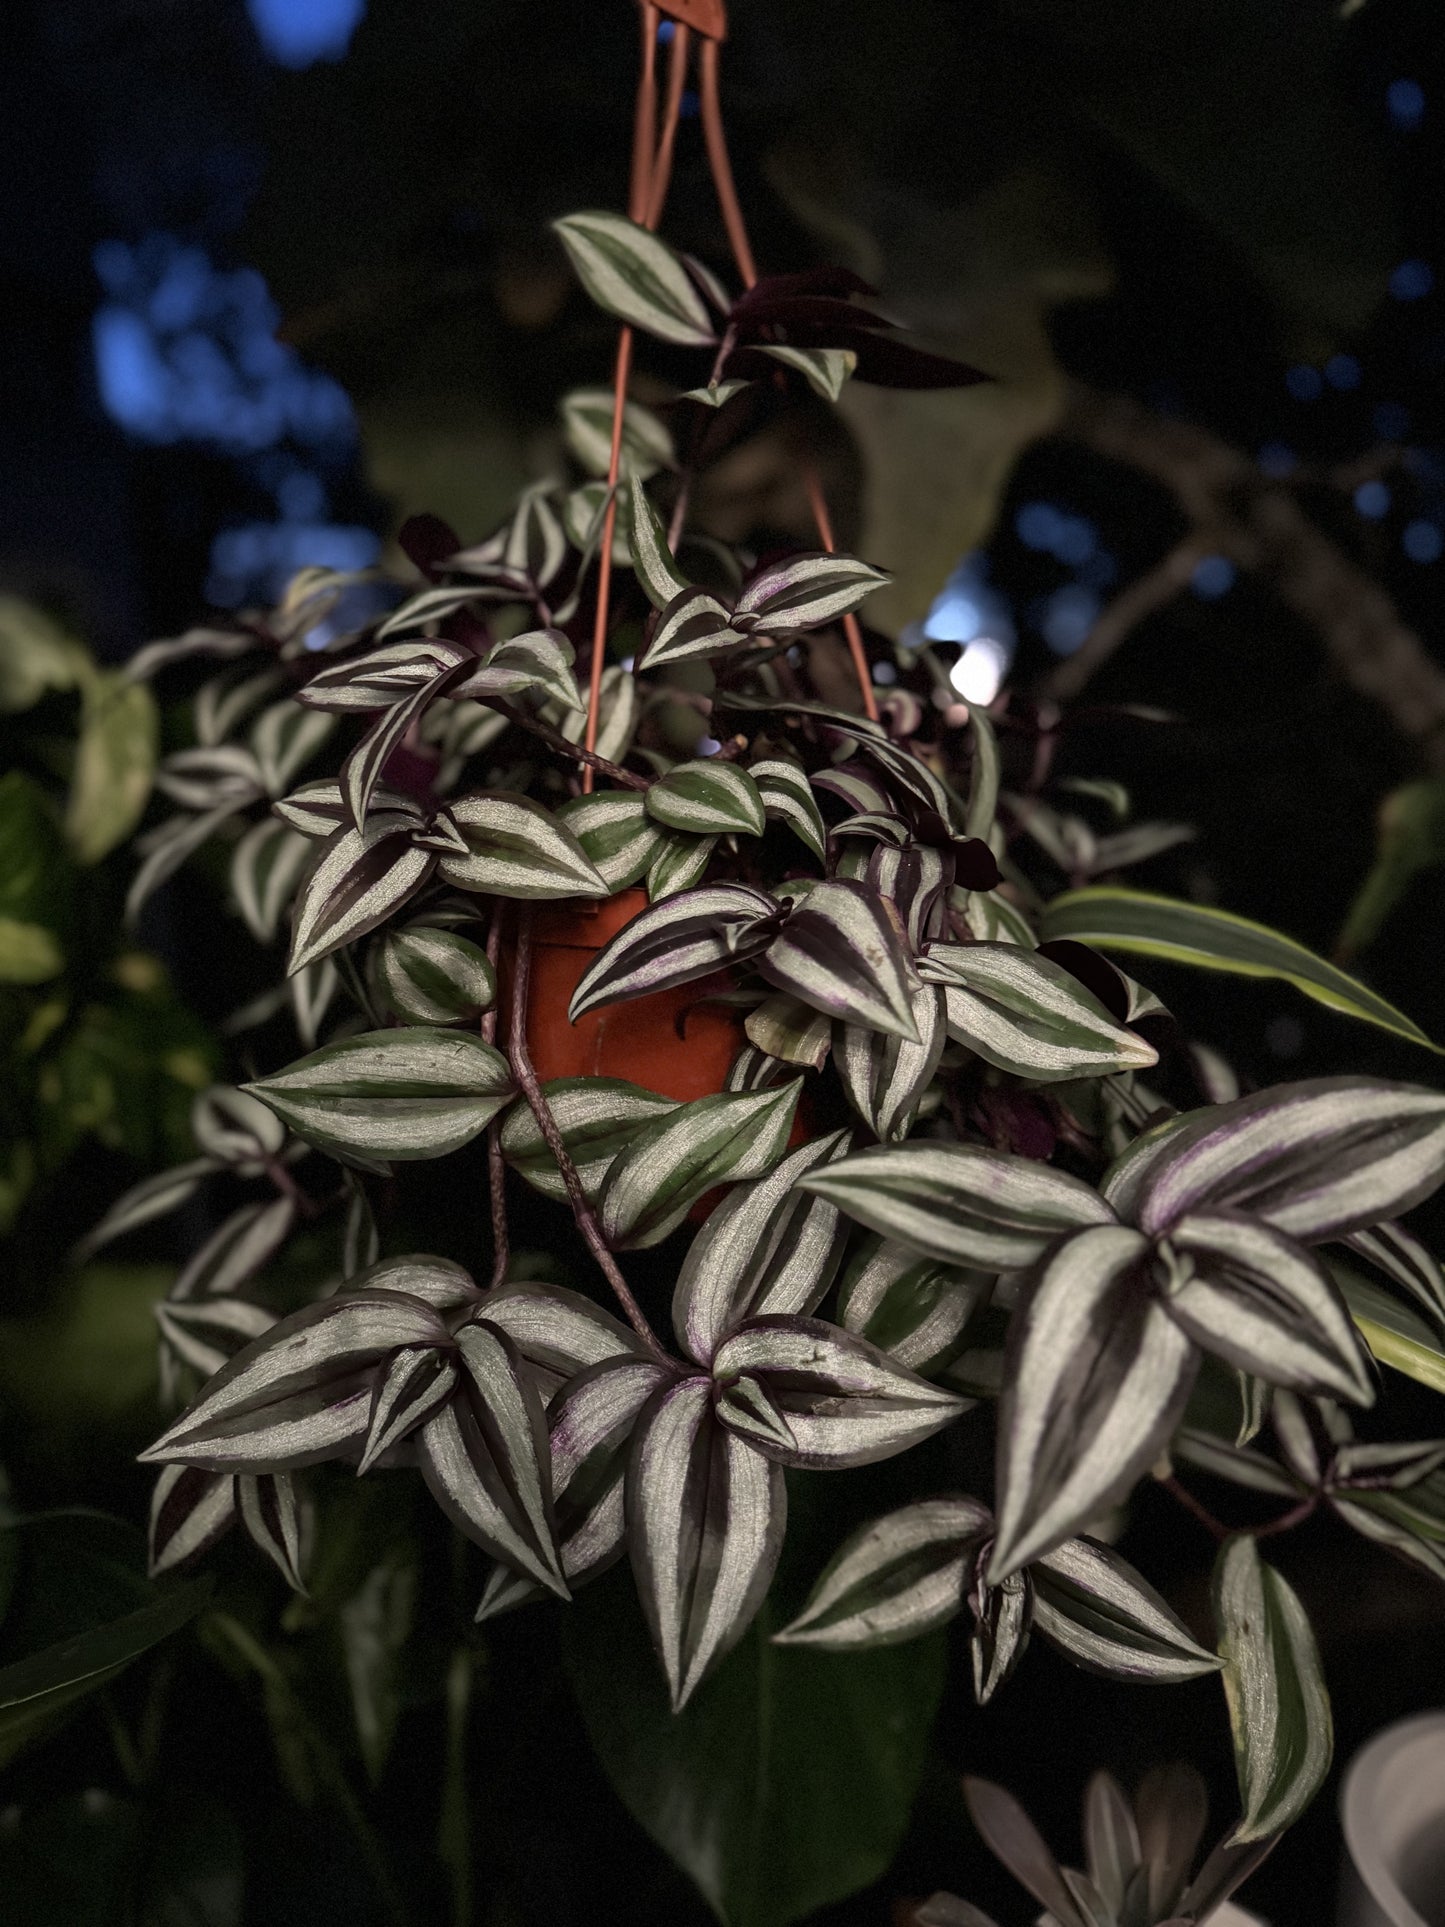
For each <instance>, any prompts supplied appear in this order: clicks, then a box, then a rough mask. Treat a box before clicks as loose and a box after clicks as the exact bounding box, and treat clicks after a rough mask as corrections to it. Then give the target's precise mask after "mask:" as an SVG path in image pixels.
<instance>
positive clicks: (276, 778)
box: [250, 698, 336, 796]
mask: <svg viewBox="0 0 1445 1927" xmlns="http://www.w3.org/2000/svg"><path fill="white" fill-rule="evenodd" d="M335 727H336V723H335V720H334V718H333V717H331V716H328V715H326V714H325V712H324V711H322V710H318V709H305V708H303V707H302V706H301V704H300V703H297V702H293V701H291V700H290V699H289V698H288V699H287V700H286V701H285V702H279V703H272V705H271V707H270V708H269V709H267V710H263V711H262V713H261V715H260V716H259V717H258V718H257V720H256V722H255V724H254V725H253V727H252V729H251V736H250V742H251V753H252V755H253V756H254V757H255V758H256V766H257V768H258V769H259V770H260V772H261V781H262V782H263V783H264V785H265V787H266V794H267V795H268V796H282V795H284V794H285V792H286V791H287V790H288V789H289V788H290V787H291V784H292V781H293V780H294V778H295V777H296V774H297V772H298V771H300V770H303V769H305V767H306V765H307V764H308V763H309V762H310V761H311V759H312V757H313V756H314V755H315V754H316V753H317V751H318V750H319V749H320V748H321V746H322V744H323V743H324V742H325V741H326V739H327V738H328V737H329V736H330V734H331V732H332V730H333V729H334V728H335Z"/></svg>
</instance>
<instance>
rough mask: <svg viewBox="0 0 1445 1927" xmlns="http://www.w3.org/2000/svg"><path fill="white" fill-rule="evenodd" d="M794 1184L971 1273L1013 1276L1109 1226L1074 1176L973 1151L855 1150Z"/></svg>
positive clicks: (963, 1147)
mask: <svg viewBox="0 0 1445 1927" xmlns="http://www.w3.org/2000/svg"><path fill="white" fill-rule="evenodd" d="M803 1184H804V1188H805V1189H806V1190H809V1191H816V1192H818V1193H819V1194H820V1195H821V1196H822V1197H825V1198H831V1199H832V1201H833V1202H834V1203H835V1204H836V1205H838V1206H839V1207H840V1208H841V1209H842V1210H844V1211H846V1212H847V1213H848V1215H849V1217H850V1218H856V1219H857V1220H858V1222H859V1223H860V1224H865V1225H867V1227H868V1228H869V1230H870V1231H879V1232H882V1234H883V1235H884V1237H887V1238H896V1239H897V1240H898V1241H899V1242H900V1243H901V1244H905V1245H908V1246H909V1247H910V1248H911V1249H912V1250H914V1251H917V1252H919V1253H920V1254H921V1255H922V1256H924V1257H928V1258H934V1259H937V1260H938V1261H939V1262H940V1263H942V1264H949V1265H971V1266H974V1267H976V1268H977V1269H978V1270H980V1271H1015V1270H1018V1269H1020V1268H1021V1267H1022V1266H1025V1265H1030V1264H1032V1263H1033V1262H1034V1261H1035V1259H1037V1258H1038V1257H1040V1256H1041V1255H1042V1253H1043V1252H1044V1251H1045V1250H1046V1249H1047V1248H1048V1246H1049V1245H1050V1244H1052V1243H1053V1241H1054V1240H1055V1239H1056V1238H1058V1237H1059V1236H1060V1234H1061V1233H1063V1232H1065V1231H1078V1230H1082V1229H1084V1228H1085V1227H1087V1226H1092V1225H1109V1224H1112V1222H1113V1213H1112V1212H1111V1211H1110V1209H1109V1207H1108V1205H1107V1204H1105V1203H1104V1201H1103V1199H1102V1198H1101V1197H1100V1196H1099V1194H1098V1192H1097V1191H1095V1190H1093V1189H1092V1188H1091V1187H1090V1186H1089V1185H1087V1184H1084V1183H1082V1182H1081V1181H1080V1180H1079V1179H1078V1178H1074V1177H1070V1176H1069V1175H1068V1173H1067V1172H1064V1171H1053V1170H1050V1169H1049V1167H1048V1166H1047V1165H1044V1164H1037V1163H1035V1162H1034V1161H1033V1160H1032V1159H1031V1158H1021V1157H1015V1156H1013V1155H1012V1154H1011V1153H1009V1152H1006V1151H987V1150H984V1149H983V1148H982V1147H981V1146H979V1145H974V1144H937V1143H926V1144H922V1143H914V1144H899V1145H893V1146H890V1147H889V1148H887V1149H880V1150H876V1151H859V1152H857V1153H855V1155H854V1156H852V1157H850V1158H845V1159H844V1160H843V1161H842V1163H840V1164H836V1165H832V1166H830V1167H829V1169H828V1170H826V1171H818V1172H814V1173H812V1174H811V1175H810V1176H809V1177H807V1178H805V1179H804V1180H803Z"/></svg>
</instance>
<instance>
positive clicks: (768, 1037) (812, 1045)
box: [743, 990, 833, 1071]
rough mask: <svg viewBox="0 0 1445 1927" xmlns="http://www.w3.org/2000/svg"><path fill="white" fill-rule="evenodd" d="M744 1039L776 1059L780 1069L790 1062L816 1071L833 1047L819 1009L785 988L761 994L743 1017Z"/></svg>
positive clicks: (830, 1028)
mask: <svg viewBox="0 0 1445 1927" xmlns="http://www.w3.org/2000/svg"><path fill="white" fill-rule="evenodd" d="M743 1030H744V1032H745V1033H746V1035H747V1039H748V1042H749V1043H750V1044H752V1045H754V1046H756V1048H757V1049H758V1050H760V1051H764V1052H766V1054H767V1055H768V1056H769V1057H775V1058H777V1060H778V1067H779V1069H780V1070H781V1068H782V1066H783V1065H785V1064H792V1065H794V1066H796V1067H797V1068H798V1069H800V1070H808V1071H819V1070H821V1069H822V1068H823V1066H824V1064H826V1063H827V1061H828V1053H829V1051H830V1050H831V1049H832V1048H833V1026H832V1023H831V1021H830V1020H829V1019H828V1018H827V1017H825V1016H824V1014H823V1012H822V1011H821V1010H814V1009H813V1007H812V1006H811V1005H810V1004H805V1003H804V1002H803V1000H802V999H801V998H800V997H794V996H791V995H790V994H789V993H788V992H787V991H786V990H779V991H776V992H775V993H774V994H773V995H772V996H771V997H765V998H764V999H763V1001H762V1002H761V1003H760V1004H756V1005H754V1007H753V1008H752V1009H751V1010H750V1011H749V1012H748V1014H747V1016H746V1017H745V1018H744V1019H743Z"/></svg>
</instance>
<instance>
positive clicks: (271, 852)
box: [230, 816, 313, 943]
mask: <svg viewBox="0 0 1445 1927" xmlns="http://www.w3.org/2000/svg"><path fill="white" fill-rule="evenodd" d="M312 854H313V852H312V848H311V841H310V839H309V838H308V837H305V836H302V835H301V834H300V833H299V832H298V831H296V830H293V829H291V828H289V827H288V826H287V825H286V824H285V823H280V822H278V821H277V820H276V818H275V817H274V816H265V817H262V819H261V821H260V822H259V823H254V824H252V826H251V828H250V829H249V830H247V832H246V834H245V835H244V836H243V837H242V838H241V840H240V842H239V843H238V844H237V845H236V847H235V849H234V850H233V851H232V853H231V875H230V884H231V895H232V897H233V898H234V900H235V903H236V907H237V909H238V910H239V911H240V912H241V915H242V916H243V917H244V918H245V920H246V927H247V929H248V930H249V931H250V932H251V935H252V936H253V937H254V938H255V939H256V941H257V942H258V943H270V941H271V939H272V938H273V937H274V936H275V935H276V932H277V931H278V930H279V929H280V927H281V918H282V916H283V915H284V914H285V912H286V909H287V906H288V905H289V904H290V902H291V899H292V897H293V896H294V895H295V893H296V886H297V884H298V883H299V882H300V881H301V877H302V874H303V872H304V871H305V869H306V866H307V864H308V863H309V862H310V861H311V857H312Z"/></svg>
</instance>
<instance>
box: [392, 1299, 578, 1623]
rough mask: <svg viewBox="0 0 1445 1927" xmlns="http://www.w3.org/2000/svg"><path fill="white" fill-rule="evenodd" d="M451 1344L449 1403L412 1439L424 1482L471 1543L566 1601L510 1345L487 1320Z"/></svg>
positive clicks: (543, 1472)
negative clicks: (455, 1375)
mask: <svg viewBox="0 0 1445 1927" xmlns="http://www.w3.org/2000/svg"><path fill="white" fill-rule="evenodd" d="M456 1343H457V1350H458V1352H459V1354H460V1364H461V1366H462V1367H463V1369H462V1371H461V1373H460V1375H459V1380H458V1384H457V1388H456V1392H455V1395H454V1396H453V1397H452V1398H451V1399H450V1400H449V1401H448V1402H447V1404H445V1405H444V1406H442V1407H441V1409H440V1410H439V1411H438V1412H436V1414H435V1415H434V1416H433V1417H432V1418H430V1419H429V1420H428V1421H427V1422H426V1424H424V1425H423V1426H422V1428H421V1430H420V1431H419V1432H418V1433H417V1435H416V1440H417V1458H418V1462H419V1463H420V1466H421V1470H422V1477H423V1478H424V1479H425V1480H426V1483H427V1486H428V1488H429V1490H430V1491H431V1494H432V1496H433V1498H435V1499H436V1501H437V1503H438V1504H439V1505H440V1506H441V1508H442V1510H443V1511H444V1512H445V1513H446V1514H447V1516H448V1518H450V1519H451V1521H452V1523H453V1524H454V1525H456V1526H457V1527H458V1528H459V1529H460V1530H461V1531H462V1532H464V1533H465V1534H466V1535H467V1537H468V1538H469V1539H474V1540H475V1541H476V1542H477V1544H478V1545H480V1546H484V1547H485V1548H486V1550H487V1551H488V1552H490V1553H491V1554H492V1556H493V1557H494V1558H497V1559H500V1560H501V1561H502V1562H503V1564H505V1565H508V1566H511V1567H513V1568H514V1569H515V1570H516V1571H518V1572H520V1573H522V1574H523V1575H525V1577H527V1578H528V1579H532V1580H534V1581H536V1583H537V1584H539V1585H542V1586H546V1587H547V1588H548V1589H549V1590H550V1591H552V1592H555V1593H558V1594H559V1595H560V1596H561V1597H562V1598H564V1599H565V1598H566V1597H567V1582H566V1580H565V1579H564V1578H563V1576H562V1568H561V1563H560V1559H559V1555H558V1550H557V1533H556V1525H555V1522H554V1520H553V1517H552V1490H551V1475H550V1470H549V1467H550V1460H549V1458H548V1454H547V1421H546V1416H545V1414H544V1412H543V1410H542V1401H541V1398H540V1397H539V1395H538V1392H537V1389H536V1387H535V1386H534V1385H533V1384H532V1382H531V1380H530V1378H529V1377H528V1375H527V1372H526V1370H525V1369H524V1367H523V1365H522V1361H521V1359H520V1357H519V1355H518V1353H517V1350H516V1347H515V1346H514V1345H513V1343H512V1341H511V1339H510V1338H508V1336H507V1335H506V1333H505V1332H503V1331H500V1330H498V1329H497V1328H496V1327H495V1326H493V1325H490V1324H488V1323H487V1322H486V1320H485V1319H483V1320H480V1321H478V1322H476V1323H473V1324H467V1325H463V1326H462V1327H461V1329H460V1330H459V1331H458V1332H457V1334H456Z"/></svg>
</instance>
